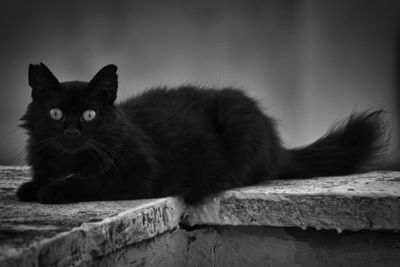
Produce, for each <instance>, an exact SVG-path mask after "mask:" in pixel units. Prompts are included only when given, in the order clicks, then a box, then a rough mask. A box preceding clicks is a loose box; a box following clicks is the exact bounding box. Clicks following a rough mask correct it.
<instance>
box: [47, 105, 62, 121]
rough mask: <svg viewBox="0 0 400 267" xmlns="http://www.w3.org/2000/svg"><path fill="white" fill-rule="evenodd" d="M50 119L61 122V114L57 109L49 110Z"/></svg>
mask: <svg viewBox="0 0 400 267" xmlns="http://www.w3.org/2000/svg"><path fill="white" fill-rule="evenodd" d="M50 117H51V118H52V119H53V120H57V121H58V120H61V119H62V118H63V112H62V111H61V109H59V108H52V109H50Z"/></svg>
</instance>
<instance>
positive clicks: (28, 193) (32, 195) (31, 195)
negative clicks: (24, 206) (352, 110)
mask: <svg viewBox="0 0 400 267" xmlns="http://www.w3.org/2000/svg"><path fill="white" fill-rule="evenodd" d="M40 186H41V184H39V183H37V182H34V181H31V182H26V183H24V184H22V185H21V186H20V187H19V188H18V190H17V197H18V199H19V200H21V201H36V200H37V192H38V191H39V188H40Z"/></svg>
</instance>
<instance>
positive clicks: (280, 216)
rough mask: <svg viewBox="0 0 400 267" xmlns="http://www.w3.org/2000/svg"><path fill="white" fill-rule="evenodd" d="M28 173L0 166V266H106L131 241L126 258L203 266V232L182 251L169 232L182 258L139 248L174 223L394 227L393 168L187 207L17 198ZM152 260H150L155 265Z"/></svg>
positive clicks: (165, 201) (153, 243) (278, 185)
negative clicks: (132, 251)
mask: <svg viewBox="0 0 400 267" xmlns="http://www.w3.org/2000/svg"><path fill="white" fill-rule="evenodd" d="M29 177H30V173H29V169H28V168H26V167H25V168H24V167H0V266H49V265H51V266H69V265H79V266H87V265H92V264H93V262H96V261H98V262H99V263H100V261H101V262H102V263H104V265H108V264H109V263H110V259H108V258H107V255H116V256H117V255H120V256H118V257H124V255H125V254H123V252H121V251H122V250H124V249H126V248H127V247H129V246H130V245H132V246H135V247H136V248H137V249H139V251H141V252H140V253H142V254H140V253H139V252H138V253H139V254H137V255H136V254H135V255H133V256H132V255H131V256H129V257H128V258H129V260H132V262H135V261H136V262H139V263H140V261H143V260H140V259H141V258H140V255H150V254H151V253H153V254H154V255H156V254H157V255H159V256H160V257H161V256H162V257H167V258H166V259H165V262H171V263H174V262H175V263H177V264H178V263H179V264H180V263H181V262H184V263H185V262H186V263H187V262H188V261H189V260H190V261H192V262H193V263H194V262H198V263H201V264H200V265H198V264H197V266H201V265H203V263H204V266H208V263H211V262H210V258H207V257H206V256H207V255H204V256H202V254H204V253H205V252H204V251H203V250H201V248H200V247H202V246H204V247H209V246H212V245H210V244H213V243H212V242H214V241H213V240H214V239H213V238H211V236H210V235H203V236H204V238H202V237H200V236H198V237H195V239H196V240H198V242H197V243H198V244H199V245H198V246H200V247H194V248H193V249H195V250H191V249H189V250H184V251H181V249H183V248H187V246H186V245H183V244H181V243H179V242H177V243H174V242H173V241H172V239H174V238H175V237H171V242H170V243H168V242H167V241H165V242H167V243H168V244H169V245H168V246H170V247H169V248H168V249H169V250H171V251H179V253H186V254H183V256H180V257H181V258H179V257H178V254H174V255H175V256H173V257H170V256H166V255H164V254H162V253H161V252H160V250H157V249H154V250H153V252H151V251H144V250H143V249H144V248H145V247H146V246H147V247H149V248H150V249H152V248H153V247H154V248H156V247H159V246H161V247H166V246H167V245H162V244H163V243H162V242H161V241H162V240H163V239H162V238H165V237H166V236H176V235H181V234H182V233H184V232H185V231H184V230H176V229H179V222H181V223H184V224H187V225H196V224H197V225H199V224H214V225H264V226H285V227H288V226H296V227H303V228H306V227H315V228H318V229H320V228H321V229H322V228H323V229H339V230H341V229H347V230H377V229H387V230H399V229H400V219H399V213H400V173H399V172H377V173H368V174H364V175H355V176H348V177H331V178H318V179H310V180H280V181H269V182H267V183H266V184H264V185H259V186H253V187H247V188H241V189H237V190H231V191H227V192H224V193H223V194H221V195H220V196H219V197H215V198H213V199H211V200H210V202H209V203H207V204H205V205H202V206H199V207H197V208H193V207H186V209H185V207H184V204H183V203H182V202H181V200H179V198H175V197H170V198H162V199H152V200H151V199H149V200H135V201H113V202H88V203H76V204H68V205H43V204H38V203H24V202H19V201H17V199H16V197H15V192H16V189H17V187H18V186H19V185H20V184H21V183H23V182H25V181H27V180H29ZM180 220H181V221H180ZM213 229H214V228H213ZM196 231H197V230H196ZM196 231H195V232H196ZM217 232H218V231H217ZM162 233H166V234H165V237H162V236H160V237H159V235H160V234H162ZM178 233H179V234H178ZM189 233H190V232H188V233H185V235H186V234H188V237H186V236H185V237H182V238H183V239H182V240H184V241H185V240H186V241H185V242H192V241H193V238H194V237H190V235H189ZM249 233H251V231H250V232H249ZM189 237H190V238H189ZM185 238H187V239H185ZM200 240H201V241H200ZM143 242H145V243H143ZM157 242H161V243H157ZM210 242H211V243H210ZM243 242H245V241H243ZM145 244H147V245H145ZM136 248H135V249H136ZM141 249H142V250H141ZM391 249H392V247H391ZM185 251H186V252H185ZM191 251H192V252H191ZM193 251H199V254H197V252H193ZM149 253H150V254H149ZM160 253H161V254H160ZM224 253H225V252H224ZM153 254H151V255H153ZM179 255H180V254H179ZM138 257H139V258H138ZM154 257H155V256H154ZM162 257H161V258H160V259H162ZM182 257H183V258H182ZM137 259H138V260H137ZM114 260H115V259H112V261H114ZM157 262H159V261H158V260H157V259H155V258H154V264H156V263H157ZM139 263H138V264H137V265H140V264H139ZM135 264H136V263H135ZM148 264H149V266H152V265H151V264H150V263H148ZM195 265H196V264H195ZM154 266H156V265H154ZM166 266H168V265H166ZM170 266H174V265H170ZM177 266H179V265H177ZM182 266H184V265H182Z"/></svg>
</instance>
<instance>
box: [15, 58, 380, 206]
mask: <svg viewBox="0 0 400 267" xmlns="http://www.w3.org/2000/svg"><path fill="white" fill-rule="evenodd" d="M116 70H117V68H116V66H114V65H108V66H106V67H104V68H103V69H101V70H100V71H99V72H98V73H97V74H96V76H95V77H94V78H93V79H92V80H91V81H90V82H89V83H85V82H64V83H60V82H58V80H57V79H56V78H55V77H54V75H53V74H52V73H51V72H50V70H49V69H48V68H47V67H46V66H45V65H44V64H40V65H30V66H29V84H30V86H31V87H32V103H31V104H30V105H29V106H28V109H27V111H26V113H25V115H24V116H23V117H22V121H23V123H22V125H21V126H22V127H23V128H25V129H26V130H27V132H28V135H29V139H28V145H27V150H28V159H27V160H28V163H29V165H31V166H32V170H33V179H32V181H30V182H27V183H25V184H23V185H22V186H21V187H20V188H19V190H18V193H17V195H18V197H19V199H20V200H23V201H39V202H41V203H67V202H77V201H91V200H118V199H136V198H153V197H162V196H169V195H182V196H183V197H184V199H185V201H186V202H187V203H190V204H196V203H199V202H201V201H202V200H203V199H204V198H205V197H206V196H208V195H210V194H213V193H217V192H220V191H222V190H226V189H230V188H233V187H240V186H246V185H252V184H256V183H259V182H261V181H264V180H266V179H277V178H287V179H291V178H308V177H313V176H329V175H343V174H350V173H354V172H359V171H364V170H367V169H368V167H369V166H371V165H370V163H371V161H373V160H375V159H376V158H377V157H378V156H379V155H380V153H381V151H382V137H383V134H384V127H383V123H382V118H381V117H382V111H380V110H377V111H372V112H364V113H359V114H353V115H351V117H350V118H349V119H348V120H347V121H346V122H344V123H342V124H341V125H337V126H336V127H335V128H334V129H332V130H331V131H330V132H328V133H327V134H326V135H325V136H324V137H322V138H320V139H319V140H317V141H316V142H314V143H312V144H311V145H309V146H306V147H304V148H298V149H291V150H287V149H285V148H283V146H282V145H281V142H280V138H279V135H278V134H277V132H276V127H275V123H274V121H273V119H271V118H270V117H269V116H267V115H266V114H264V113H263V112H262V111H261V109H260V108H259V107H258V105H257V103H256V101H254V100H253V99H251V98H250V97H248V96H247V95H246V94H245V93H244V92H243V91H241V90H237V89H233V88H225V89H220V90H214V89H204V88H197V87H194V86H182V87H178V88H169V89H167V88H156V89H152V90H148V91H146V92H144V93H142V94H141V95H138V96H135V97H132V98H129V99H127V100H125V101H124V102H121V103H119V104H114V101H115V99H116V94H117V87H118V81H117V74H116ZM52 108H59V109H60V110H62V111H63V112H64V116H63V119H62V120H54V119H52V118H51V117H50V116H49V111H50V109H52ZM88 109H90V110H94V111H95V112H96V118H95V119H94V120H93V121H84V120H83V119H82V113H83V112H84V111H85V110H88ZM67 129H75V130H78V131H79V133H81V134H80V135H79V136H77V137H73V138H71V137H66V136H65V131H66V130H67Z"/></svg>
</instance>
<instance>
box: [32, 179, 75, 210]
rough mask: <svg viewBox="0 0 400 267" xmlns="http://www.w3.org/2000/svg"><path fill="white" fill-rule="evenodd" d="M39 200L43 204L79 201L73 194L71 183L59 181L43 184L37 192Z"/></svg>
mask: <svg viewBox="0 0 400 267" xmlns="http://www.w3.org/2000/svg"><path fill="white" fill-rule="evenodd" d="M37 200H38V201H39V202H40V203H42V204H62V203H71V202H77V201H78V200H77V199H75V198H74V196H73V194H71V188H70V184H69V183H67V182H59V181H54V182H52V183H49V184H47V185H45V186H43V187H42V188H41V189H40V190H39V192H38V193H37Z"/></svg>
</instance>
